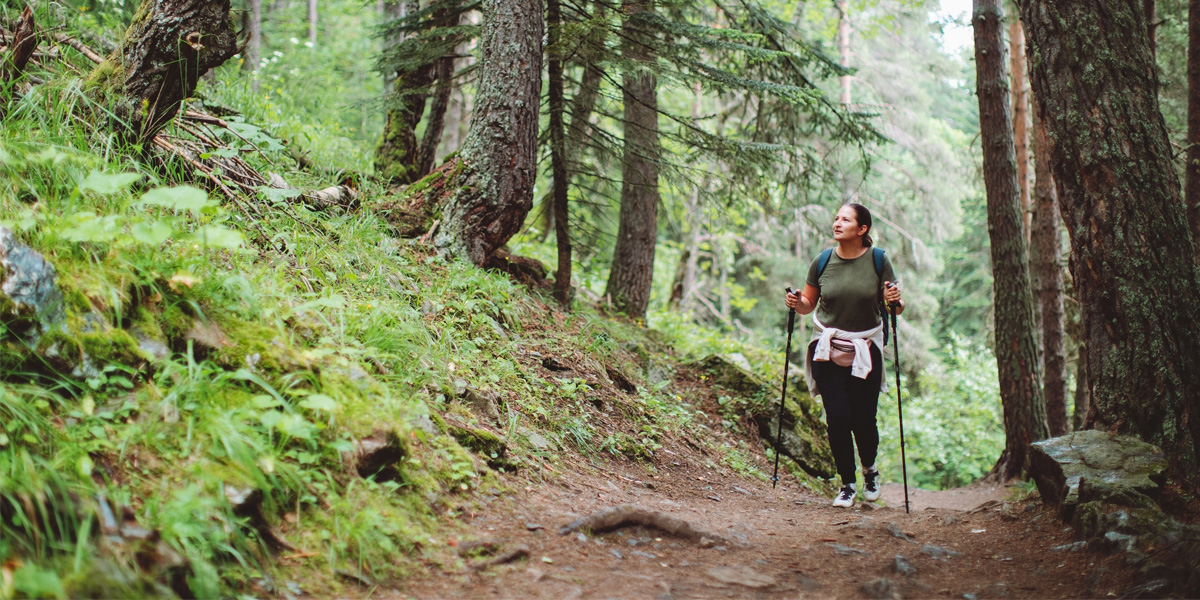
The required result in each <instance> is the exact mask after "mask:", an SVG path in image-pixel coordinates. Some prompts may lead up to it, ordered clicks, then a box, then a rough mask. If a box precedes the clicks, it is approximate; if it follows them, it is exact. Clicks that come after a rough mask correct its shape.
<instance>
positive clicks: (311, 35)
mask: <svg viewBox="0 0 1200 600" xmlns="http://www.w3.org/2000/svg"><path fill="white" fill-rule="evenodd" d="M308 41H309V43H311V44H312V45H314V46H316V45H317V0H308Z"/></svg>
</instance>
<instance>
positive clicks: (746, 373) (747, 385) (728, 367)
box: [687, 354, 767, 396]
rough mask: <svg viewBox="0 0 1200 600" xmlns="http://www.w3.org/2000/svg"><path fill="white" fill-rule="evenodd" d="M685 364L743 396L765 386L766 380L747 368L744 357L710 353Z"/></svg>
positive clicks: (755, 392)
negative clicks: (738, 357)
mask: <svg viewBox="0 0 1200 600" xmlns="http://www.w3.org/2000/svg"><path fill="white" fill-rule="evenodd" d="M687 366H690V367H692V368H695V369H696V370H699V371H703V372H705V373H707V374H708V376H709V377H711V378H712V381H713V383H716V384H717V385H719V386H721V387H724V388H725V389H727V390H729V391H731V392H734V393H736V394H741V395H743V396H752V395H755V394H757V393H759V392H761V391H762V390H763V389H764V388H766V387H767V384H766V381H764V380H763V379H762V378H761V377H759V376H758V375H756V374H754V373H752V372H751V371H750V370H749V368H748V365H746V364H745V363H744V359H743V360H740V361H739V360H737V359H736V358H734V357H731V356H726V355H723V354H712V355H709V356H707V357H705V358H703V359H700V360H698V361H696V362H693V363H689V364H688V365H687Z"/></svg>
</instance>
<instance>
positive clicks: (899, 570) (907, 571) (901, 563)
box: [892, 554, 917, 577]
mask: <svg viewBox="0 0 1200 600" xmlns="http://www.w3.org/2000/svg"><path fill="white" fill-rule="evenodd" d="M892 571H893V572H894V573H896V574H898V575H900V576H901V577H913V576H915V575H916V574H917V568H916V567H914V566H913V564H912V563H911V562H909V560H908V559H907V558H904V557H903V556H901V555H899V554H897V555H896V557H895V558H894V559H893V560H892Z"/></svg>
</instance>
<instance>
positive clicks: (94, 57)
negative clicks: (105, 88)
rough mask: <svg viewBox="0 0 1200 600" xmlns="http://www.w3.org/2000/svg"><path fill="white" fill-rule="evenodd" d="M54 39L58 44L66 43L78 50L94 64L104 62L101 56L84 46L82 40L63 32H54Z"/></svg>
mask: <svg viewBox="0 0 1200 600" xmlns="http://www.w3.org/2000/svg"><path fill="white" fill-rule="evenodd" d="M54 41H56V42H58V43H60V44H66V45H68V46H70V47H72V48H74V49H76V50H78V51H79V53H80V54H82V55H84V56H86V57H87V59H88V60H90V61H92V62H94V63H96V64H100V63H102V62H104V57H103V56H100V55H99V54H96V52H95V51H94V50H92V49H91V48H88V47H87V46H85V45H84V43H83V42H81V41H79V40H77V39H75V38H73V37H71V36H69V35H67V34H65V33H56V34H54Z"/></svg>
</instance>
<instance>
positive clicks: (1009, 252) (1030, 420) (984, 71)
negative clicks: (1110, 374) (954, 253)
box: [972, 0, 1047, 479]
mask: <svg viewBox="0 0 1200 600" xmlns="http://www.w3.org/2000/svg"><path fill="white" fill-rule="evenodd" d="M1003 23H1004V16H1003V12H1002V10H1001V8H1000V0H974V14H973V16H972V24H973V26H974V30H975V65H976V74H977V85H978V97H979V127H980V133H981V138H982V146H983V180H984V186H985V188H986V190H987V206H988V211H987V212H988V234H989V237H990V238H991V245H992V271H993V279H994V282H995V283H994V287H995V312H996V344H995V350H996V363H997V366H998V368H999V379H1000V398H1001V401H1002V403H1003V405H1004V437H1005V444H1004V454H1003V455H1002V456H1001V457H1000V460H999V461H998V462H997V464H996V471H997V472H998V473H999V474H1000V476H1001V477H1002V478H1004V479H1009V478H1013V477H1018V476H1020V475H1021V474H1022V473H1024V472H1025V470H1026V469H1027V468H1028V466H1029V444H1030V443H1032V442H1036V441H1038V440H1041V439H1045V438H1046V437H1047V430H1046V408H1045V404H1044V403H1043V399H1042V388H1041V379H1042V378H1041V372H1040V371H1041V358H1040V357H1039V356H1038V353H1037V326H1036V325H1035V323H1034V319H1033V294H1032V292H1031V289H1030V282H1029V262H1028V259H1027V256H1028V254H1027V251H1026V244H1025V235H1024V231H1023V226H1022V224H1023V219H1022V215H1021V206H1020V203H1021V196H1020V190H1019V188H1018V185H1017V169H1016V156H1015V155H1016V151H1015V149H1014V147H1013V138H1012V126H1011V123H1012V111H1011V109H1010V107H1009V91H1008V74H1007V73H1006V72H1005V71H1006V69H1007V66H1008V65H1007V62H1006V60H1005V47H1004V39H1003Z"/></svg>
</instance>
